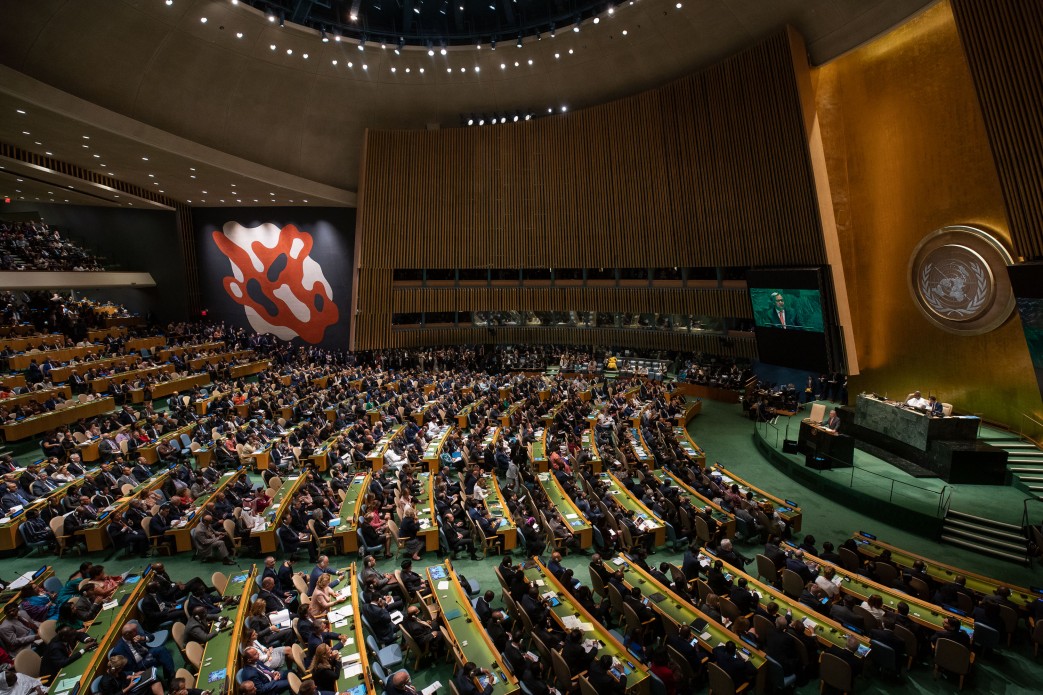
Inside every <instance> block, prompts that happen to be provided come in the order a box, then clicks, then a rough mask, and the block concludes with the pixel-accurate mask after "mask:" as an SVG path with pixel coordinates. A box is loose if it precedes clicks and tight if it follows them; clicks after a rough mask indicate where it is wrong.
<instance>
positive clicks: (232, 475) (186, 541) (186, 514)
mask: <svg viewBox="0 0 1043 695" xmlns="http://www.w3.org/2000/svg"><path fill="white" fill-rule="evenodd" d="M240 475H244V473H243V469H242V467H240V468H239V469H238V470H234V471H228V472H227V473H225V474H224V475H222V476H221V477H220V478H218V479H217V484H216V485H214V489H213V490H211V491H210V492H208V493H207V494H205V495H200V496H199V497H197V498H196V499H195V501H194V502H193V504H192V508H191V509H185V510H183V515H182V517H181V519H180V520H178V521H177V522H175V525H173V526H171V528H170V530H169V531H167V535H168V536H172V537H173V538H174V548H175V552H179V553H184V552H187V551H189V550H191V549H192V529H194V528H195V527H196V526H198V525H199V522H200V520H202V518H203V509H204V508H205V507H206V505H207V503H208V502H210V500H212V499H213V498H214V496H215V495H217V493H219V492H221V491H223V490H224V489H225V488H227V487H228V486H229V485H231V484H232V483H233V482H235V479H236V478H238V477H239V476H240ZM274 549H275V546H274V545H273V546H272V550H274ZM268 552H271V551H268Z"/></svg>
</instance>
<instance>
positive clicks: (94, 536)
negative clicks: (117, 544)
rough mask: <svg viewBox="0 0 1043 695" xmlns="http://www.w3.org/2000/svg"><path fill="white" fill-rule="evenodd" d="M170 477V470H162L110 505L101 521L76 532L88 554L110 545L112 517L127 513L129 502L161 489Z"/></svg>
mask: <svg viewBox="0 0 1043 695" xmlns="http://www.w3.org/2000/svg"><path fill="white" fill-rule="evenodd" d="M169 477H170V470H169V469H167V470H163V471H160V472H159V473H155V474H153V475H152V477H150V478H149V479H148V480H146V481H145V482H143V483H138V484H137V485H136V486H135V487H134V489H133V490H131V492H130V494H128V495H124V496H123V497H120V498H119V499H117V500H116V501H115V502H113V503H112V505H111V506H112V507H113V509H112V511H111V512H109V514H108V515H106V517H105V518H104V519H102V520H101V521H95V522H92V523H91V524H89V525H87V526H85V527H84V528H83V529H82V530H80V531H78V532H77V535H80V536H83V538H84V540H85V541H87V551H88V552H92V553H94V552H99V551H102V550H105V548H107V547H108V546H109V544H110V542H111V541H110V539H109V524H110V523H111V522H112V515H113V514H115V513H117V512H125V511H127V507H129V506H130V503H131V500H135V499H137V498H139V497H141V496H143V495H148V494H149V493H150V492H152V491H153V490H155V489H156V488H160V487H163V485H164V483H166V482H167V478H169Z"/></svg>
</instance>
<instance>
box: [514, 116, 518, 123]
mask: <svg viewBox="0 0 1043 695" xmlns="http://www.w3.org/2000/svg"><path fill="white" fill-rule="evenodd" d="M514 122H515V123H517V122H518V114H514Z"/></svg>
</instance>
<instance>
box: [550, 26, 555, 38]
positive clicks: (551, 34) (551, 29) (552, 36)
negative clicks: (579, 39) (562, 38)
mask: <svg viewBox="0 0 1043 695" xmlns="http://www.w3.org/2000/svg"><path fill="white" fill-rule="evenodd" d="M550 37H551V38H552V39H553V38H554V25H553V24H551V25H550Z"/></svg>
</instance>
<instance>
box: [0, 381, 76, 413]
mask: <svg viewBox="0 0 1043 695" xmlns="http://www.w3.org/2000/svg"><path fill="white" fill-rule="evenodd" d="M52 396H53V397H54V398H55V399H59V398H60V399H62V400H66V399H69V398H71V397H72V389H71V388H69V387H68V386H54V387H52V388H49V389H43V390H40V391H29V392H28V393H19V394H17V395H14V396H9V397H8V398H0V408H13V407H15V406H18V405H24V404H26V403H43V402H44V401H46V400H47V399H48V398H51V397H52Z"/></svg>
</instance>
